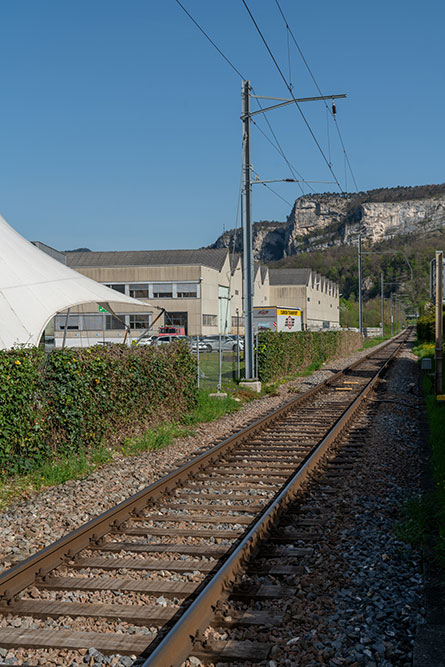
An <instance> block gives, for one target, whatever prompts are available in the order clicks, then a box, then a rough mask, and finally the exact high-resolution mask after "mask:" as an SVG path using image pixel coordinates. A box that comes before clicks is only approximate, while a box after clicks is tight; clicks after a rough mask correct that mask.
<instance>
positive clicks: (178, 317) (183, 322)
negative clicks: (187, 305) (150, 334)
mask: <svg viewBox="0 0 445 667" xmlns="http://www.w3.org/2000/svg"><path fill="white" fill-rule="evenodd" d="M164 325H165V327H172V328H173V331H171V332H168V333H179V334H186V335H187V333H188V331H187V327H188V313H184V312H182V313H172V312H168V313H167V311H166V312H165V313H164ZM166 333H167V332H166Z"/></svg>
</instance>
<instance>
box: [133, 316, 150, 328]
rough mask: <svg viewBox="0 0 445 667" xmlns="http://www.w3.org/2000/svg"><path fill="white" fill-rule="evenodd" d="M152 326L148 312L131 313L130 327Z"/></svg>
mask: <svg viewBox="0 0 445 667" xmlns="http://www.w3.org/2000/svg"><path fill="white" fill-rule="evenodd" d="M149 326H150V315H149V314H148V313H144V314H137V315H130V329H148V328H149Z"/></svg>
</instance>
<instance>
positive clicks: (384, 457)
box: [217, 350, 431, 667]
mask: <svg viewBox="0 0 445 667" xmlns="http://www.w3.org/2000/svg"><path fill="white" fill-rule="evenodd" d="M418 379H419V371H418V363H417V358H416V357H415V356H414V355H413V354H412V352H411V351H409V350H405V351H404V352H403V353H402V354H401V355H400V356H399V358H398V359H397V360H396V361H395V362H394V364H393V365H392V366H391V368H390V369H389V372H388V373H387V375H386V377H385V379H384V380H383V381H382V382H381V383H380V386H379V388H378V390H377V392H375V393H373V394H372V395H371V396H370V398H369V400H368V401H367V403H368V407H365V408H362V409H361V412H360V416H359V419H358V421H357V423H355V424H354V426H353V427H352V429H351V431H350V432H349V433H348V435H347V436H346V437H345V438H344V442H345V444H347V443H348V442H350V441H352V442H356V443H357V442H360V443H362V446H361V454H360V456H359V457H358V458H357V459H356V460H355V461H354V462H353V464H352V465H351V470H350V472H349V473H348V474H347V475H344V476H342V477H341V478H340V479H338V480H336V481H334V480H333V479H332V477H331V478H329V477H325V476H324V475H323V474H322V473H321V474H320V475H319V476H318V477H314V479H313V481H312V482H310V484H309V486H308V488H307V492H306V493H305V494H304V496H302V498H301V500H299V501H298V500H297V501H296V503H295V505H294V507H293V516H294V517H295V523H294V525H292V524H291V523H288V522H286V523H285V525H286V526H287V528H286V531H290V533H289V534H292V530H293V529H295V530H296V531H297V534H298V533H300V534H301V526H299V521H301V520H302V519H303V520H304V519H313V518H317V519H320V520H321V521H322V528H320V530H319V531H318V535H317V539H316V540H314V541H311V542H309V541H308V543H307V544H305V543H301V544H299V543H297V544H298V546H310V547H312V549H309V551H310V552H311V553H309V554H308V555H307V556H302V557H301V558H299V561H298V569H299V571H298V573H297V574H295V575H289V576H287V577H280V578H279V583H280V584H281V585H282V586H283V585H284V586H288V587H289V588H291V589H295V590H296V593H295V595H294V596H292V597H291V598H289V599H288V600H284V599H281V600H276V601H273V600H271V601H270V602H264V603H256V606H255V608H256V609H260V610H262V611H268V612H270V613H273V612H278V613H283V612H284V622H283V624H282V625H281V626H280V627H277V628H273V629H272V628H268V627H263V628H258V629H256V628H252V629H249V630H242V629H237V630H235V631H230V638H231V639H242V640H246V639H249V640H251V641H267V642H271V643H272V644H273V648H272V651H271V655H270V656H269V659H268V660H266V661H264V662H261V663H259V664H260V665H261V667H284V666H286V667H292V666H296V665H298V666H301V667H318V666H320V665H327V666H329V667H335V666H336V665H349V666H351V667H358V666H361V665H366V666H367V667H377V666H379V667H392V666H397V667H409V666H410V665H412V664H413V646H414V639H415V635H416V630H417V631H418V628H419V627H420V628H422V627H423V623H424V618H425V609H424V599H423V577H422V559H421V552H420V549H417V548H413V547H411V546H409V545H407V544H405V543H403V542H402V541H401V540H400V539H399V538H398V535H397V525H398V523H399V522H400V521H401V519H402V516H401V508H402V507H403V505H404V503H405V502H406V501H407V500H408V499H410V498H412V497H413V496H415V495H420V493H421V489H422V471H423V463H424V460H423V458H424V448H423V433H422V431H423V424H424V422H423V399H422V397H421V394H420V389H419V384H418ZM338 451H339V453H341V451H342V450H341V447H340V448H339V450H338ZM332 460H335V459H332ZM292 562H294V561H293V559H292V558H291V559H290V560H289V564H292ZM279 563H280V565H286V564H287V561H286V558H285V557H284V558H280V560H279ZM260 582H261V583H264V584H271V583H277V581H276V580H274V578H273V577H271V575H262V576H261V577H260ZM240 608H247V607H245V606H244V607H243V606H240ZM231 664H233V667H235V664H236V667H241V665H240V664H239V663H231ZM248 664H250V663H248ZM430 664H431V663H430ZM217 667H222V664H221V663H218V664H217ZM243 667H247V665H246V663H243ZM425 667H426V665H425Z"/></svg>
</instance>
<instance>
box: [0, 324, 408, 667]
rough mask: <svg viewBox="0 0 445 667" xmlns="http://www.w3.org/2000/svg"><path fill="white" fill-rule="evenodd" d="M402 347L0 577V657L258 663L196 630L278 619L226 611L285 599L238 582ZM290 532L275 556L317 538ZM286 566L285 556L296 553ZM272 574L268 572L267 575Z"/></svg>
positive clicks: (376, 353) (243, 649)
mask: <svg viewBox="0 0 445 667" xmlns="http://www.w3.org/2000/svg"><path fill="white" fill-rule="evenodd" d="M406 337H407V334H406V333H405V334H403V335H402V336H400V337H399V338H397V339H393V340H391V341H389V342H387V343H384V344H382V345H380V346H379V347H378V348H374V350H372V351H371V352H370V353H369V354H368V355H367V356H366V357H364V358H362V359H361V360H360V361H359V362H356V363H354V364H352V365H351V366H349V367H348V368H346V369H344V370H343V371H340V372H338V373H337V374H335V375H334V376H332V377H331V378H330V379H329V380H327V381H325V382H323V383H322V384H320V385H317V386H316V387H314V388H312V389H310V390H309V391H307V392H305V393H304V394H302V395H300V396H298V397H296V398H295V399H294V400H292V401H291V402H289V403H288V404H286V405H284V406H282V407H281V408H279V409H278V410H276V411H274V412H273V413H271V414H269V415H267V416H266V417H264V418H262V419H260V420H258V421H256V422H254V423H253V424H251V425H250V426H248V427H246V428H244V429H242V430H241V431H240V432H238V433H236V434H234V435H233V436H231V437H230V438H228V439H226V440H224V441H223V442H221V443H219V444H217V445H215V446H214V447H212V448H210V449H207V450H205V451H203V452H202V453H201V454H200V455H199V456H197V457H195V458H194V459H193V460H190V461H185V462H184V463H183V465H182V466H181V467H179V468H177V469H175V470H173V471H171V472H170V473H169V474H167V475H166V476H165V477H163V478H162V479H160V480H159V481H157V482H155V483H154V484H152V485H151V486H149V487H147V488H146V489H144V490H143V491H141V492H139V493H138V494H136V495H134V496H132V497H131V498H129V499H128V500H126V501H124V502H123V503H121V504H120V505H118V506H116V507H115V508H113V509H111V510H108V511H107V512H105V513H104V514H102V515H100V516H99V517H97V518H96V519H93V520H92V521H90V522H88V523H87V524H85V525H84V526H82V527H81V528H79V529H77V530H75V531H74V532H73V533H70V534H69V535H67V536H65V537H63V538H62V539H60V540H58V541H57V542H56V543H54V544H53V545H51V546H49V547H47V548H45V549H43V550H42V551H40V552H38V553H36V554H35V555H34V556H32V557H31V558H29V559H27V560H26V561H24V562H23V563H20V564H19V565H17V566H15V567H14V568H12V569H11V570H9V571H7V572H5V573H3V574H2V575H1V576H0V614H1V615H2V618H3V620H4V621H6V622H4V623H2V626H3V627H1V628H0V648H5V649H21V650H22V651H28V650H31V649H33V650H34V649H46V650H51V649H57V650H59V651H62V652H65V654H63V653H61V655H62V656H63V655H67V656H68V655H69V652H73V651H74V652H76V651H83V652H84V650H85V649H91V648H92V647H94V649H96V650H97V651H100V652H101V653H103V654H107V655H116V654H119V655H123V656H125V655H127V656H139V661H138V664H140V665H144V667H152V666H160V667H167V666H168V665H180V664H181V663H182V662H183V661H184V660H185V659H186V658H187V657H188V656H190V655H195V656H198V657H200V658H201V659H204V660H206V661H208V662H211V661H212V660H213V659H214V658H216V659H217V660H218V661H222V660H226V661H237V660H239V661H241V660H249V661H258V660H262V659H266V657H267V655H268V654H269V651H270V648H271V647H270V645H269V644H268V643H267V642H254V643H252V642H249V641H247V642H246V641H227V640H226V639H221V640H215V639H212V640H209V639H206V640H203V639H204V636H203V634H202V633H203V631H204V630H205V629H206V627H207V626H209V624H210V623H211V624H212V625H213V627H220V628H223V627H225V626H233V625H237V626H249V625H250V626H255V625H260V626H261V625H273V624H274V623H275V624H279V623H280V615H279V614H269V613H267V612H261V611H258V610H255V609H250V610H248V611H238V610H236V609H235V608H231V607H230V603H229V602H227V600H228V599H229V597H230V598H231V599H239V600H242V599H245V600H261V599H272V598H280V597H281V596H283V597H285V596H286V595H289V594H292V591H291V590H287V591H284V590H280V586H279V585H278V584H277V585H275V586H273V585H272V586H271V585H264V584H261V583H260V584H258V583H253V584H252V583H251V584H246V583H245V582H244V584H243V583H242V582H241V580H240V574H241V573H242V572H243V568H244V567H245V565H246V563H247V562H248V560H249V558H250V557H251V556H252V554H253V553H255V552H256V551H257V550H258V548H259V546H260V544H261V543H262V542H264V539H265V538H266V537H267V536H269V535H270V534H271V530H272V529H273V528H274V526H276V525H277V522H278V521H279V519H280V517H281V516H282V515H283V512H284V511H285V509H286V508H287V507H288V506H289V505H290V503H291V502H292V500H293V499H294V498H295V497H296V495H297V494H298V493H299V492H300V490H301V488H302V485H304V483H305V482H306V481H307V480H308V478H309V477H310V475H311V473H312V472H313V471H314V470H315V469H316V467H317V465H318V464H319V462H320V460H321V459H322V458H323V457H324V456H325V455H326V453H327V452H328V450H329V448H330V446H331V445H332V443H333V442H334V441H335V440H336V439H337V438H338V437H339V435H340V434H341V433H342V431H343V429H344V428H345V427H347V425H348V424H349V423H350V421H351V419H352V418H353V416H354V414H355V412H356V411H357V409H358V408H359V406H360V404H361V401H362V400H363V399H364V398H365V397H366V396H367V395H368V394H369V392H370V391H372V389H373V387H374V385H375V384H376V382H378V380H379V378H380V376H381V374H382V373H383V372H384V370H385V368H386V367H387V365H388V364H389V363H390V361H391V359H392V358H393V357H394V355H395V354H396V353H397V351H398V350H399V349H400V347H401V346H402V345H403V343H404V341H405V340H406ZM331 474H334V475H335V474H337V475H338V474H343V470H342V468H341V467H339V468H338V470H333V471H331ZM299 525H300V527H301V535H298V534H297V533H295V531H293V534H292V535H289V536H288V538H286V534H285V532H284V533H283V531H281V534H277V533H276V531H275V532H274V538H273V539H275V541H276V542H277V544H276V548H274V549H273V554H272V555H273V557H274V558H278V559H279V558H280V557H281V556H286V555H287V556H289V553H287V551H288V550H287V551H286V539H287V541H288V542H289V543H291V542H292V543H293V542H295V541H296V540H298V539H299V537H300V538H301V543H302V544H303V546H302V547H301V548H302V549H303V550H304V549H305V548H306V547H305V546H304V544H305V543H306V542H307V540H308V539H310V537H311V535H314V536H316V534H317V530H318V529H319V527H320V526H319V522H318V523H317V522H315V523H314V521H310V520H309V521H308V522H307V523H306V525H305V524H304V521H303V523H300V524H299ZM273 539H272V541H273ZM291 555H292V558H294V557H296V558H298V555H299V553H298V549H294V550H293V551H292V554H291ZM273 567H274V568H275V569H274V570H273V571H272V574H273V573H274V572H275V574H277V575H278V574H279V572H280V566H279V564H276V562H275V564H274V566H273ZM281 569H283V568H281ZM23 619H27V620H26V622H25V623H23ZM222 636H224V634H222ZM25 655H26V653H25ZM92 657H94V656H93V655H92ZM28 663H29V664H32V662H29V659H28ZM61 664H63V663H61ZM66 664H71V661H70V662H67V663H66ZM92 664H94V660H93V662H92Z"/></svg>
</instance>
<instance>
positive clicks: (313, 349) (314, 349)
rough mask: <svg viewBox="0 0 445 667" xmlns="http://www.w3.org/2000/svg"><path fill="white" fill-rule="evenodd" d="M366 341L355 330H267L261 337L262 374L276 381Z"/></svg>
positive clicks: (260, 364) (352, 349)
mask: <svg viewBox="0 0 445 667" xmlns="http://www.w3.org/2000/svg"><path fill="white" fill-rule="evenodd" d="M362 345H363V339H362V337H361V335H360V334H359V333H356V332H354V331H319V332H318V331H317V332H313V331H302V332H299V333H287V332H279V333H277V332H273V331H271V332H269V331H265V332H262V333H260V334H259V338H258V375H259V377H260V380H263V381H264V382H273V381H275V380H279V379H282V378H283V377H289V376H293V375H296V374H297V373H298V372H300V371H301V370H303V369H304V368H305V367H306V366H309V365H310V364H313V363H323V362H324V361H327V360H328V359H332V358H334V357H336V356H342V355H344V354H348V353H350V352H352V351H354V350H357V349H358V348H359V347H361V346H362Z"/></svg>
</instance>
